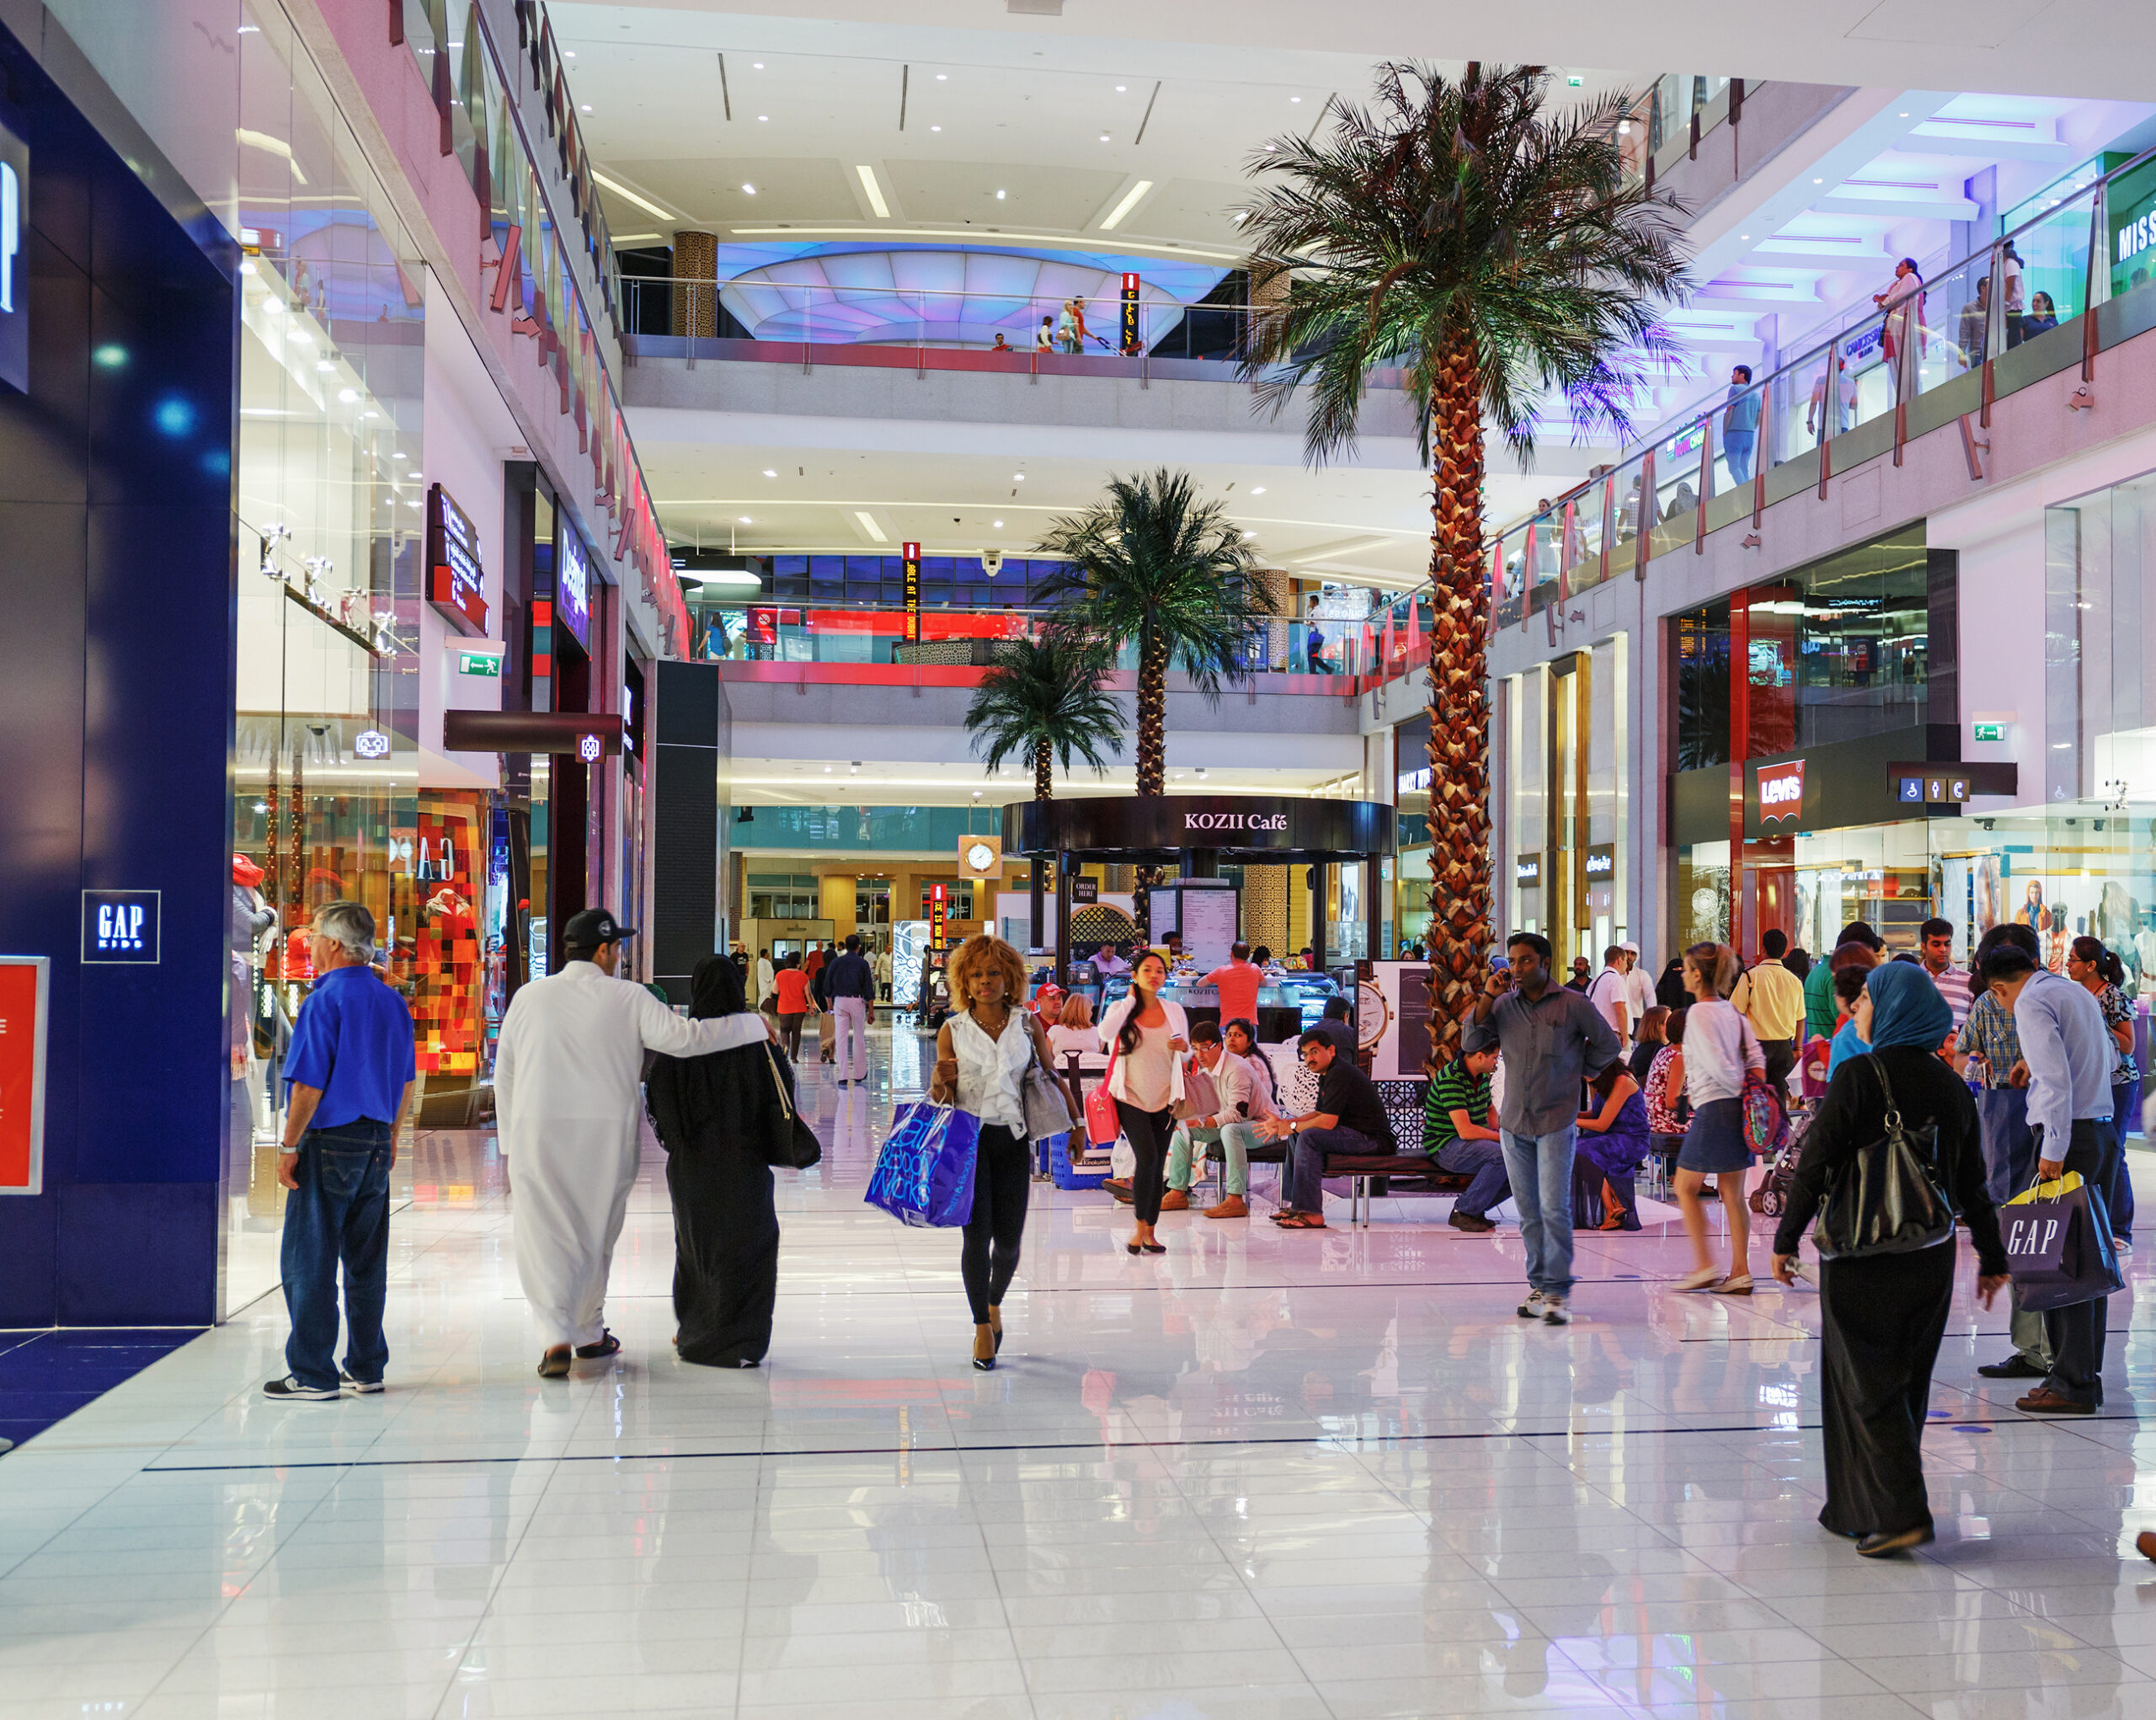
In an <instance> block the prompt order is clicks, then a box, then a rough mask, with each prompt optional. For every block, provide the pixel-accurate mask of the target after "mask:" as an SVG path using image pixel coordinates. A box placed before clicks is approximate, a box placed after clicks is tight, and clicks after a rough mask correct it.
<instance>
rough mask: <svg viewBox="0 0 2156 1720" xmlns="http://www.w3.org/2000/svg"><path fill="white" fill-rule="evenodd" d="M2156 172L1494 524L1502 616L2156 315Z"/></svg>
mask: <svg viewBox="0 0 2156 1720" xmlns="http://www.w3.org/2000/svg"><path fill="white" fill-rule="evenodd" d="M2151 182H2156V150H2150V151H2147V152H2143V153H2142V154H2141V155H2139V156H2137V157H2136V158H2133V159H2132V161H2130V162H2128V163H2126V164H2125V165H2123V166H2121V167H2119V168H2115V169H2113V170H2112V171H2111V173H2110V174H2107V175H2106V176H2105V178H2104V179H2103V180H2101V181H2099V182H2095V183H2092V184H2088V185H2086V186H2084V187H2082V188H2081V189H2080V190H2079V191H2077V192H2075V193H2073V195H2069V196H2066V197H2063V198H2061V199H2059V200H2057V202H2056V203H2055V204H2053V205H2052V206H2050V207H2048V208H2047V209H2045V210H2044V211H2041V213H2040V214H2038V215H2037V216H2035V217H2033V218H2032V219H2031V220H2030V221H2028V222H2024V223H2023V224H2022V225H2020V227H2016V228H2015V229H2014V231H2012V232H2009V233H2005V234H2003V235H2002V236H2001V237H2000V238H1998V239H1996V240H1994V241H1993V243H1991V244H1989V245H1988V246H1986V247H1985V248H1983V250H1981V251H1978V252H1976V253H1974V254H1972V255H1970V256H1968V257H1965V258H1963V259H1961V260H1959V261H1958V262H1955V263H1952V264H1945V265H1942V266H1940V267H1937V268H1935V269H1934V270H1933V271H1932V272H1931V274H1930V275H1929V278H1928V279H1926V278H1924V277H1923V276H1921V275H1919V276H1916V277H1905V278H1904V279H1903V280H1897V281H1896V282H1894V283H1892V284H1890V285H1889V286H1887V287H1884V288H1882V290H1881V294H1880V296H1879V302H1876V303H1875V304H1874V306H1873V307H1871V308H1870V310H1869V311H1868V312H1863V313H1861V314H1859V315H1857V316H1854V318H1844V319H1842V323H1841V326H1840V327H1838V329H1834V330H1833V333H1831V334H1829V335H1828V337H1827V338H1826V339H1823V340H1822V341H1820V342H1819V343H1818V344H1816V345H1812V347H1811V348H1810V349H1809V350H1805V351H1803V352H1801V353H1800V354H1799V355H1797V356H1796V357H1794V358H1792V359H1791V360H1790V361H1789V362H1787V363H1785V364H1784V365H1782V366H1780V367H1779V368H1778V369H1776V370H1775V371H1773V372H1772V373H1771V374H1769V375H1768V376H1765V377H1758V378H1756V379H1754V380H1753V381H1752V382H1749V383H1748V384H1747V385H1745V386H1742V387H1732V388H1731V389H1729V390H1728V391H1726V393H1715V394H1710V395H1709V396H1708V397H1707V398H1705V399H1702V400H1700V401H1698V402H1695V403H1694V405H1693V406H1692V407H1691V408H1690V409H1689V410H1688V411H1686V412H1684V413H1680V414H1678V415H1677V416H1676V417H1675V418H1674V419H1672V420H1670V421H1668V423H1666V424H1665V425H1663V427H1662V428H1661V429H1660V430H1657V431H1656V432H1655V433H1654V438H1653V440H1652V442H1651V443H1650V444H1649V446H1646V447H1644V448H1640V449H1636V450H1635V451H1632V452H1631V453H1630V455H1629V456H1628V457H1626V458H1625V459H1624V460H1622V461H1621V462H1619V463H1618V464H1617V465H1616V466H1615V467H1613V468H1611V469H1610V470H1609V471H1607V472H1604V473H1597V474H1596V475H1594V476H1593V477H1592V478H1589V479H1588V482H1587V483H1585V484H1583V485H1582V486H1580V487H1579V488H1578V489H1575V490H1572V491H1571V492H1569V493H1567V494H1565V495H1563V496H1561V497H1559V498H1557V499H1556V500H1555V501H1554V502H1552V503H1551V504H1550V507H1549V509H1548V510H1547V511H1546V512H1541V513H1538V514H1536V515H1534V516H1532V517H1530V518H1529V519H1526V520H1522V521H1515V522H1514V523H1513V524H1511V525H1508V526H1504V527H1503V528H1502V529H1501V530H1499V531H1496V532H1495V533H1493V534H1492V537H1491V538H1490V549H1489V553H1490V582H1491V602H1492V616H1493V617H1494V619H1495V621H1496V622H1497V625H1499V626H1501V627H1502V626H1509V625H1512V624H1513V623H1515V622H1524V621H1525V620H1526V619H1528V618H1529V617H1531V616H1533V615H1534V614H1535V613H1537V612H1541V611H1545V610H1547V609H1549V608H1550V607H1551V606H1555V605H1557V604H1559V603H1561V601H1563V600H1564V599H1565V598H1566V597H1567V596H1570V595H1572V593H1574V592H1577V591H1580V590H1585V589H1587V588H1588V587H1590V586H1591V585H1594V584H1596V583H1598V581H1600V580H1604V579H1608V578H1613V577H1614V576H1615V575H1616V574H1618V573H1619V572H1620V571H1622V572H1627V573H1633V574H1637V573H1639V572H1640V570H1641V567H1642V566H1643V565H1644V564H1647V563H1651V562H1652V561H1653V560H1654V559H1655V558H1658V557H1661V556H1664V555H1669V554H1673V553H1678V552H1679V551H1684V550H1690V549H1694V548H1698V547H1699V546H1700V544H1701V543H1702V542H1704V539H1705V536H1706V534H1707V533H1709V532H1711V531H1718V530H1720V529H1721V527H1723V526H1728V525H1732V524H1735V523H1737V521H1749V520H1750V519H1751V517H1752V515H1753V513H1754V512H1755V511H1756V510H1758V509H1760V508H1763V507H1764V506H1765V505H1767V504H1769V503H1770V502H1774V501H1780V500H1781V499H1784V498H1785V497H1786V496H1790V495H1793V494H1796V493H1797V492H1798V491H1800V490H1801V489H1805V488H1806V487H1808V486H1810V485H1812V484H1813V483H1822V484H1823V483H1828V482H1829V481H1831V479H1832V477H1833V474H1834V473H1837V472H1840V471H1844V470H1847V469H1848V468H1849V467H1853V466H1855V465H1857V464H1859V463H1860V462H1864V461H1866V460H1870V459H1872V458H1874V457H1876V456H1878V455H1879V454H1881V453H1883V452H1886V451H1888V450H1889V449H1892V450H1893V451H1895V452H1896V455H1897V458H1898V457H1899V450H1900V448H1901V447H1902V446H1903V444H1904V443H1905V442H1906V441H1908V439H1909V438H1910V437H1911V436H1913V435H1922V434H1924V433H1925V432H1927V431H1929V430H1933V429H1936V428H1938V427H1939V426H1940V425H1944V424H1945V423H1948V422H1951V420H1952V419H1955V418H1956V417H1959V416H1961V415H1963V414H1988V413H1989V411H1990V408H1991V403H1992V402H1993V400H1995V399H1997V398H2000V397H2002V396H2004V395H2007V394H2010V393H2014V392H2015V391H2016V390H2018V389H2020V388H2024V387H2028V386H2029V385H2031V383H2034V382H2039V381H2041V380H2042V379H2043V378H2045V377H2051V376H2055V375H2057V373H2058V372H2059V371H2062V370H2065V369H2068V368H2069V367H2071V366H2073V365H2075V364H2077V363H2080V364H2083V365H2084V366H2085V365H2089V364H2093V361H2094V357H2095V354H2096V353H2097V352H2098V351H2100V350H2102V349H2103V348H2104V347H2105V346H2108V345H2116V343H2117V342H2119V341H2121V340H2124V339H2130V338H2131V337H2132V336H2133V335H2135V334H2140V333H2143V332H2144V331H2146V330H2148V329H2152V328H2156V281H2152V280H2150V279H2149V273H2150V270H2149V266H2148V264H2149V260H2150V259H2156V242H2152V244H2151V246H2150V247H2149V248H2148V252H2147V255H2146V256H2144V255H2143V254H2142V253H2141V252H2137V251H2133V250H2132V243H2131V241H2132V236H2133V235H2134V234H2135V233H2137V232H2142V231H2143V228H2141V227H2139V226H2138V225H2137V222H2136V220H2135V218H2134V217H2135V211H2137V210H2138V209H2140V208H2141V207H2143V206H2144V205H2145V204H2146V203H2147V201H2148V195H2149V190H2150V185H2151ZM2137 265H2138V267H2137ZM1909 280H1915V282H1916V283H1917V284H1915V285H1910V284H1908V281H1909ZM2113 306H2116V309H2113V308H2111V307H2113ZM2092 315H2094V316H2095V318H2097V320H2096V321H2095V323H2094V324H2092V323H2090V322H2089V321H2088V320H2086V319H2088V318H2090V317H2091V316H2092ZM1986 421H1987V422H1988V418H1987V420H1986Z"/></svg>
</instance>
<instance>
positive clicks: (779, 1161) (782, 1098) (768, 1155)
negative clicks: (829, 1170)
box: [764, 1044, 824, 1171]
mask: <svg viewBox="0 0 2156 1720" xmlns="http://www.w3.org/2000/svg"><path fill="white" fill-rule="evenodd" d="M764 1065H765V1066H766V1068H768V1069H769V1070H770V1071H771V1086H772V1087H775V1088H776V1090H777V1092H778V1109H779V1115H780V1116H781V1117H782V1118H783V1119H785V1126H784V1127H782V1128H781V1129H778V1130H774V1131H773V1132H772V1134H771V1136H770V1138H769V1139H767V1140H766V1141H765V1142H764V1162H765V1163H766V1164H767V1165H769V1166H771V1168H772V1169H774V1170H779V1171H805V1170H807V1169H808V1168H809V1167H810V1166H811V1165H814V1164H819V1163H820V1162H822V1160H823V1156H824V1143H823V1142H822V1141H820V1140H817V1139H816V1131H815V1130H813V1129H811V1128H810V1127H809V1125H808V1124H806V1123H804V1122H803V1121H802V1120H801V1114H800V1112H798V1111H797V1110H795V1109H794V1108H793V1096H792V1094H791V1093H789V1092H787V1090H786V1077H785V1076H783V1075H782V1074H781V1073H780V1072H779V1066H778V1054H777V1053H776V1051H774V1050H771V1047H770V1046H769V1045H768V1044H766V1046H765V1047H764Z"/></svg>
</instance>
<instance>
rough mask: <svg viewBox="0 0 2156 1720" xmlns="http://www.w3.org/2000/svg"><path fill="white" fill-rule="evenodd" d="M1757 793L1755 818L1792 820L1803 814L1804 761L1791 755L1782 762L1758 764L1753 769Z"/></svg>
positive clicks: (1772, 820) (1764, 821) (1761, 819)
mask: <svg viewBox="0 0 2156 1720" xmlns="http://www.w3.org/2000/svg"><path fill="white" fill-rule="evenodd" d="M1753 783H1755V784H1757V786H1758V796H1759V822H1760V823H1761V824H1763V825H1764V824H1771V823H1773V822H1774V821H1776V820H1790V821H1792V822H1794V821H1795V820H1798V819H1801V818H1802V817H1803V816H1804V761H1803V760H1802V759H1801V758H1793V759H1791V760H1790V761H1789V762H1788V763H1786V764H1780V765H1761V766H1759V767H1757V769H1756V770H1755V771H1754V772H1753Z"/></svg>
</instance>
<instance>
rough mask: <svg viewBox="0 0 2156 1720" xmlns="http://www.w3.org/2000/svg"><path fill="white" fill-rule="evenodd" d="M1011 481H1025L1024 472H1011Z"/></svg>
mask: <svg viewBox="0 0 2156 1720" xmlns="http://www.w3.org/2000/svg"><path fill="white" fill-rule="evenodd" d="M1025 481H1026V474H1025V473H1022V472H1014V473H1011V483H1024V482H1025Z"/></svg>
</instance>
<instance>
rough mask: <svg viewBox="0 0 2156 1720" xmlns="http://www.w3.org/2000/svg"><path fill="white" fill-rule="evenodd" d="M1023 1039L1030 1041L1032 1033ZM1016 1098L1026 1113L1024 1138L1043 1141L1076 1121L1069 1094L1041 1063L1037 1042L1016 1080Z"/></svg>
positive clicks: (1034, 1043) (1063, 1133)
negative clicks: (1024, 1069) (1029, 1058)
mask: <svg viewBox="0 0 2156 1720" xmlns="http://www.w3.org/2000/svg"><path fill="white" fill-rule="evenodd" d="M1026 1037H1027V1039H1033V1032H1032V1030H1031V1029H1030V1028H1028V1029H1027V1034H1026ZM1018 1098H1019V1103H1020V1104H1021V1105H1022V1108H1024V1110H1025V1113H1026V1139H1027V1140H1048V1139H1049V1138H1050V1137H1051V1136H1053V1135H1068V1134H1069V1133H1070V1131H1071V1130H1073V1129H1075V1127H1076V1126H1077V1125H1078V1123H1079V1121H1080V1119H1079V1118H1078V1117H1077V1115H1076V1114H1075V1113H1074V1112H1073V1111H1072V1110H1071V1108H1070V1093H1069V1092H1066V1091H1065V1088H1064V1085H1063V1083H1062V1082H1059V1081H1058V1080H1057V1079H1056V1078H1055V1075H1054V1071H1051V1070H1050V1069H1049V1067H1048V1066H1046V1065H1045V1064H1043V1062H1042V1061H1041V1048H1040V1042H1039V1041H1038V1039H1034V1040H1033V1057H1032V1059H1031V1060H1029V1061H1028V1062H1027V1065H1026V1072H1025V1074H1024V1075H1023V1076H1021V1077H1020V1078H1019V1082H1018Z"/></svg>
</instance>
